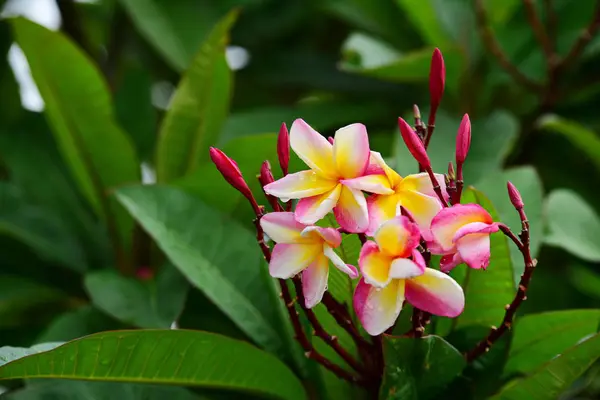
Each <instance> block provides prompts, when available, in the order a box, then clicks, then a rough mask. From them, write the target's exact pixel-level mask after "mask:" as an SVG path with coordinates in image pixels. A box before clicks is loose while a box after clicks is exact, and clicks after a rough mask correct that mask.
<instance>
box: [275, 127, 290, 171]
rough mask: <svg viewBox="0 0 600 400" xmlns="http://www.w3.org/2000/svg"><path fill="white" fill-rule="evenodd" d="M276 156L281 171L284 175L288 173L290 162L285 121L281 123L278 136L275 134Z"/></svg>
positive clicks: (288, 140) (288, 139)
mask: <svg viewBox="0 0 600 400" xmlns="http://www.w3.org/2000/svg"><path fill="white" fill-rule="evenodd" d="M277 157H278V158H279V166H280V167H281V172H283V176H285V175H287V174H288V168H289V164H290V135H289V133H288V129H287V126H286V125H285V122H284V123H282V124H281V128H279V136H277Z"/></svg>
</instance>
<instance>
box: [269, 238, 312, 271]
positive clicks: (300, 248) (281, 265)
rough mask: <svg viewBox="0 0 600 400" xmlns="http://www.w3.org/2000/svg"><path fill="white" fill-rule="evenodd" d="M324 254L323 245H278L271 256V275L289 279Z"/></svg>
mask: <svg viewBox="0 0 600 400" xmlns="http://www.w3.org/2000/svg"><path fill="white" fill-rule="evenodd" d="M322 252H323V245H322V244H320V243H319V244H284V243H280V244H276V245H275V247H274V248H273V253H272V254H271V262H270V263H269V273H270V274H271V276H272V277H273V278H281V279H288V278H291V277H292V276H294V275H296V274H297V273H298V272H300V271H302V270H303V269H304V268H306V267H308V265H309V264H310V263H312V262H313V261H314V259H315V258H316V257H317V256H318V255H319V254H321V253H322Z"/></svg>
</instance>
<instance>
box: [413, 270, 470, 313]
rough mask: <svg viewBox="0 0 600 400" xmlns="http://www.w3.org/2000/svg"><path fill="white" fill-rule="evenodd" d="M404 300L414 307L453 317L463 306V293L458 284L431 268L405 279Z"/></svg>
mask: <svg viewBox="0 0 600 400" xmlns="http://www.w3.org/2000/svg"><path fill="white" fill-rule="evenodd" d="M406 300H407V301H408V302H409V303H410V304H412V305H413V306H414V307H416V308H419V309H421V310H423V311H427V312H428V313H431V314H434V315H439V316H442V317H451V318H454V317H456V316H458V315H459V314H460V313H461V312H462V311H463V309H464V308H465V294H464V293H463V290H462V288H461V287H460V285H459V284H458V283H456V281H455V280H454V279H452V278H451V277H450V276H448V275H446V274H445V273H443V272H440V271H437V270H435V269H432V268H426V269H425V272H424V273H423V275H421V276H417V277H415V278H411V279H407V280H406Z"/></svg>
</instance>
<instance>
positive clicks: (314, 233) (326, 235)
mask: <svg viewBox="0 0 600 400" xmlns="http://www.w3.org/2000/svg"><path fill="white" fill-rule="evenodd" d="M300 235H301V236H302V237H303V238H305V239H307V240H310V241H312V242H319V243H321V242H323V241H324V242H325V243H327V244H328V245H329V246H331V247H338V246H339V245H340V244H341V243H342V235H340V233H339V232H338V231H337V229H335V228H323V227H320V226H307V227H306V228H304V230H303V231H302V232H301V233H300Z"/></svg>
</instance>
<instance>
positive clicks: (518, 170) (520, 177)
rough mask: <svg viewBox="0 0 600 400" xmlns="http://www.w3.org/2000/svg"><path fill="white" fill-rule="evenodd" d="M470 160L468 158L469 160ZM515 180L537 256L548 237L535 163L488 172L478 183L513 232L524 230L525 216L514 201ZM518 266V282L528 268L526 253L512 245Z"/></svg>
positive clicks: (515, 269)
mask: <svg viewBox="0 0 600 400" xmlns="http://www.w3.org/2000/svg"><path fill="white" fill-rule="evenodd" d="M467 162H468V161H467ZM508 181H511V182H512V183H513V184H514V185H515V186H516V187H517V189H519V192H520V193H521V197H522V198H523V201H524V202H525V211H526V213H527V219H528V220H529V232H530V246H531V256H532V257H536V256H537V255H538V252H539V250H540V247H541V246H542V240H543V237H544V227H545V226H544V223H545V219H544V218H543V217H544V216H543V207H542V201H543V195H544V192H543V188H542V181H541V179H540V177H539V175H538V173H537V171H536V170H535V169H534V168H533V167H531V166H525V167H515V168H509V169H506V170H504V171H497V172H494V173H491V174H489V175H487V176H485V177H484V178H483V179H482V180H481V181H479V182H478V183H477V184H475V187H476V188H477V189H478V190H480V191H482V192H483V193H485V194H486V196H488V198H489V199H490V201H491V202H492V204H493V205H494V207H495V208H496V210H497V212H498V216H499V219H500V220H501V221H502V222H503V223H505V224H506V225H508V226H509V227H510V228H511V229H512V230H513V232H520V231H521V219H520V218H519V214H518V213H517V211H516V210H515V208H514V206H513V205H512V204H511V202H510V198H509V197H508V191H507V188H506V182H508ZM509 248H510V255H511V260H512V263H513V268H514V278H515V282H518V281H519V279H520V277H521V274H522V273H523V271H524V270H525V263H524V262H523V255H522V254H521V252H520V251H519V249H517V247H516V246H509Z"/></svg>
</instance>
